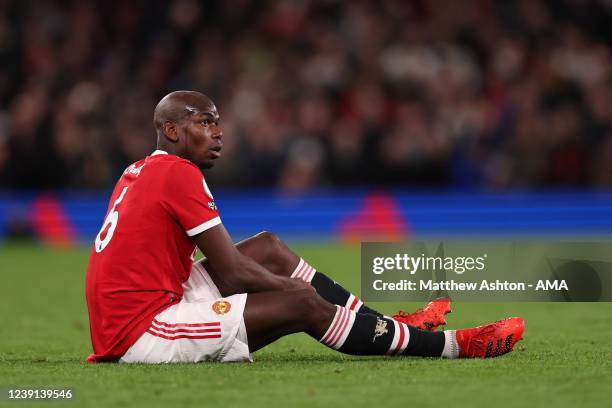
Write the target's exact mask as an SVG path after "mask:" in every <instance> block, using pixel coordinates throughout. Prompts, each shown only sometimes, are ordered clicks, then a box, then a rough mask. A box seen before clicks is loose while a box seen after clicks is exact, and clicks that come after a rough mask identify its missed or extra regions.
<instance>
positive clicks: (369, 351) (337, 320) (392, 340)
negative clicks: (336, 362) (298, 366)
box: [319, 306, 459, 358]
mask: <svg viewBox="0 0 612 408" xmlns="http://www.w3.org/2000/svg"><path fill="white" fill-rule="evenodd" d="M449 332H453V331H452V330H447V331H445V332H429V331H426V330H420V329H417V328H416V327H412V326H408V325H407V324H404V323H400V322H397V321H395V320H393V319H390V318H387V317H383V316H377V315H373V314H369V313H356V312H355V311H353V310H350V309H347V308H345V307H342V306H336V314H335V315H334V318H333V320H332V322H331V324H330V325H329V328H328V329H327V331H326V332H325V334H324V335H323V337H321V339H320V340H319V342H321V343H323V344H325V345H326V346H328V347H331V348H333V349H336V350H338V351H341V352H343V353H346V354H352V355H392V356H398V355H404V356H421V357H447V358H456V357H458V355H459V351H458V347H457V341H456V339H455V338H454V333H449Z"/></svg>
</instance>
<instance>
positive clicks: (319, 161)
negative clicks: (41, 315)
mask: <svg viewBox="0 0 612 408" xmlns="http://www.w3.org/2000/svg"><path fill="white" fill-rule="evenodd" d="M611 23H612V1H610V0H558V1H552V0H551V1H530V0H524V1H492V0H464V1H458V2H455V1H450V0H448V1H443V0H434V1H424V0H422V1H419V0H411V1H402V0H381V1H347V2H343V1H339V0H289V1H264V2H260V1H252V0H234V1H227V2H226V1H195V0H172V1H166V0H154V1H144V0H142V1H67V0H57V1H48V0H41V1H23V0H0V239H1V240H13V239H34V240H41V241H42V242H45V243H49V244H52V245H66V244H68V245H70V244H72V243H86V244H89V242H91V240H92V239H93V237H94V236H95V234H96V233H97V230H98V229H99V227H100V225H101V222H102V219H103V217H104V213H105V211H106V205H107V199H108V196H109V194H110V189H111V188H112V186H113V185H114V183H115V181H116V179H117V178H118V176H119V175H120V174H121V173H122V171H123V169H124V168H125V167H126V166H128V165H129V164H130V163H132V162H134V161H136V160H139V159H140V158H142V157H144V156H146V155H148V154H150V153H151V151H152V150H153V149H154V143H155V140H154V131H153V126H152V120H151V117H152V111H153V107H154V106H155V103H156V102H157V100H159V98H160V97H161V96H163V95H164V94H166V93H167V92H169V91H171V90H176V89H194V90H199V91H202V92H204V93H206V94H208V95H210V96H211V97H212V98H213V99H214V100H215V101H216V102H217V105H218V107H219V111H220V113H221V119H222V126H223V129H224V134H225V138H224V143H225V148H224V152H223V153H224V154H223V158H222V160H221V161H219V163H218V164H217V166H216V167H215V168H214V169H212V170H210V171H208V172H207V173H206V177H207V180H208V182H209V185H210V186H211V188H212V189H213V193H215V196H216V199H217V201H218V204H219V208H220V210H221V213H222V214H223V217H224V221H225V224H226V225H227V227H228V229H229V230H230V231H231V232H232V233H233V234H234V238H236V239H239V238H242V237H244V236H247V235H250V234H253V233H255V232H257V231H259V230H261V229H269V230H273V231H275V232H278V233H279V234H280V235H281V236H283V237H287V238H292V239H317V240H320V239H332V240H334V239H341V240H350V241H358V240H361V239H370V238H375V239H397V238H402V237H407V236H425V235H439V236H448V235H454V236H456V235H479V236H481V235H482V234H487V235H519V236H523V235H530V236H531V235H564V236H577V235H587V236H602V235H608V234H609V231H610V227H611V226H612V190H611V189H610V188H611V187H612V54H611V52H610V42H611V40H612V24H611Z"/></svg>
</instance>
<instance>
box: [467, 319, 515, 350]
mask: <svg viewBox="0 0 612 408" xmlns="http://www.w3.org/2000/svg"><path fill="white" fill-rule="evenodd" d="M524 330H525V321H524V320H523V318H521V317H509V318H507V319H504V320H499V321H497V322H495V323H490V324H487V325H484V326H478V327H474V328H473V329H462V330H457V331H456V338H457V344H458V345H459V357H460V358H475V357H478V358H488V357H497V356H501V355H502V354H506V353H509V352H511V351H512V348H513V347H514V345H515V344H516V343H517V342H518V341H519V340H521V339H522V338H523V331H524Z"/></svg>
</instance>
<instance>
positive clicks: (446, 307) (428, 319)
mask: <svg viewBox="0 0 612 408" xmlns="http://www.w3.org/2000/svg"><path fill="white" fill-rule="evenodd" d="M450 312H451V300H450V299H449V298H447V297H442V298H438V299H434V300H432V301H431V302H429V303H428V304H427V305H425V307H424V308H422V309H417V310H416V311H415V312H414V313H406V312H404V311H403V310H400V311H399V313H398V314H396V315H395V316H393V319H395V320H397V321H398V322H401V323H406V324H407V325H410V326H414V327H418V328H419V329H421V330H429V331H436V329H437V328H438V326H440V325H442V324H446V319H445V318H444V316H445V315H446V314H447V313H450Z"/></svg>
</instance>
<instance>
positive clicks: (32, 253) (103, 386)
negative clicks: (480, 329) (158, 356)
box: [0, 245, 612, 408]
mask: <svg viewBox="0 0 612 408" xmlns="http://www.w3.org/2000/svg"><path fill="white" fill-rule="evenodd" d="M294 249H295V250H296V251H298V252H299V253H300V254H302V256H303V257H304V258H306V259H308V260H309V261H310V262H311V263H312V264H313V265H314V266H316V267H317V268H319V269H320V270H321V271H323V272H325V273H327V274H329V275H330V276H332V277H333V278H334V279H336V280H337V281H339V282H342V283H344V284H345V286H346V287H347V288H349V289H351V290H353V291H355V292H358V291H359V272H358V271H359V248H357V247H354V248H349V247H343V246H334V245H326V246H321V245H319V246H314V245H296V246H294ZM87 256H88V251H87V250H84V249H71V250H61V251H52V250H48V249H44V248H39V247H34V246H19V247H0V271H1V274H2V285H1V287H0V298H1V300H0V304H1V305H2V328H1V329H0V333H1V336H0V388H2V387H4V388H7V387H37V386H40V387H50V386H53V387H72V388H73V389H74V390H75V398H76V401H75V402H72V403H68V404H69V406H92V407H94V406H116V407H147V408H150V407H158V406H159V407H161V406H166V407H167V406H177V407H185V406H197V407H207V406H216V407H234V406H248V407H249V408H257V407H277V406H278V407H283V406H288V407H302V406H303V407H332V408H333V407H339V406H342V407H344V406H350V407H358V406H359V407H362V406H363V407H368V408H379V407H395V406H402V407H418V408H424V407H430V406H431V407H441V406H444V407H463V406H466V407H467V406H486V407H524V406H554V407H556V408H559V407H566V406H567V407H598V408H600V407H603V406H609V398H610V397H609V395H608V394H609V393H610V392H611V391H612V370H611V368H610V362H611V361H612V347H611V346H612V340H611V338H612V303H599V304H595V303H574V304H570V303H527V304H525V303H486V304H485V303H461V304H455V305H454V307H453V313H452V314H451V315H449V318H448V321H449V327H451V328H459V327H464V326H472V325H476V324H480V323H485V322H489V321H492V320H496V319H499V318H502V317H505V316H508V315H517V316H523V317H524V318H525V321H526V330H525V336H524V337H525V340H524V341H522V342H520V343H518V347H517V349H516V351H515V352H513V353H511V354H509V355H507V356H504V357H501V358H497V359H491V360H452V361H451V360H440V359H419V358H386V357H380V358H372V357H367V358H359V357H349V356H344V355H342V354H339V353H336V352H333V351H330V350H328V349H327V348H325V347H324V346H322V345H320V344H318V343H317V342H316V341H314V340H313V339H311V338H309V337H308V336H306V335H293V336H289V337H286V338H284V339H281V340H280V341H278V342H277V343H275V344H273V345H271V346H269V347H268V348H266V349H264V350H261V351H259V352H257V353H255V355H254V358H255V362H254V363H253V364H218V363H212V364H211V363H204V364H192V365H184V364H180V365H159V366H144V365H131V366H128V365H118V364H101V365H92V364H87V363H85V362H84V359H85V357H86V356H87V355H88V353H89V352H90V343H89V330H88V323H87V313H86V309H85V300H84V280H85V269H86V264H87ZM372 306H374V307H376V308H378V309H379V310H381V311H383V312H385V313H393V312H395V311H396V310H397V309H398V308H400V307H402V308H405V309H407V310H409V309H411V308H415V307H418V306H419V305H417V304H404V305H400V304H392V303H381V304H374V305H372ZM15 404H17V406H27V405H29V404H21V403H15V402H4V403H2V402H0V405H6V406H8V405H11V406H15ZM43 404H49V403H43ZM51 404H52V405H53V406H57V405H59V404H60V403H51ZM71 404H72V405H71ZM38 405H40V403H39V404H38Z"/></svg>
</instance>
